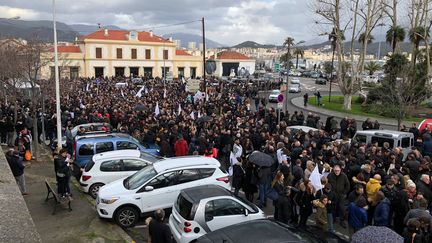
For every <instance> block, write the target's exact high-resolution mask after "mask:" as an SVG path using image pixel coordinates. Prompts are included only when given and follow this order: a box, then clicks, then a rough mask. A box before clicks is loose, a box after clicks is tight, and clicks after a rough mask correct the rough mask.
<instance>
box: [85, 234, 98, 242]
mask: <svg viewBox="0 0 432 243" xmlns="http://www.w3.org/2000/svg"><path fill="white" fill-rule="evenodd" d="M85 236H86V237H87V238H89V239H90V240H94V239H96V238H98V237H99V236H98V235H97V234H96V232H89V233H87V234H86V235H85Z"/></svg>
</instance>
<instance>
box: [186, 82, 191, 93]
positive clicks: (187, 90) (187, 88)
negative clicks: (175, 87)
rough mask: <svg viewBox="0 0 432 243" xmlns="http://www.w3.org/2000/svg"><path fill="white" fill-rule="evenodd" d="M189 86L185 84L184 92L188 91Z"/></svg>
mask: <svg viewBox="0 0 432 243" xmlns="http://www.w3.org/2000/svg"><path fill="white" fill-rule="evenodd" d="M189 91H190V90H189V87H188V86H187V84H186V85H185V92H187V93H189Z"/></svg>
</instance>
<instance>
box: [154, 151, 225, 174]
mask: <svg viewBox="0 0 432 243" xmlns="http://www.w3.org/2000/svg"><path fill="white" fill-rule="evenodd" d="M203 165H211V166H218V167H219V166H220V163H219V161H218V160H217V159H214V158H209V157H204V156H198V155H195V156H180V157H173V158H167V159H164V160H162V161H159V162H158V163H157V164H154V165H153V167H154V169H155V170H156V171H157V172H158V173H159V172H162V171H166V170H171V169H176V168H181V167H189V166H203Z"/></svg>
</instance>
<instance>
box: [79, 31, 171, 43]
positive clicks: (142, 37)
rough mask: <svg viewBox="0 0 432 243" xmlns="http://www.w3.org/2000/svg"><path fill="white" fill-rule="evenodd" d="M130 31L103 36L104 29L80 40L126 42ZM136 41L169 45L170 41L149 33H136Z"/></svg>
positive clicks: (114, 32)
mask: <svg viewBox="0 0 432 243" xmlns="http://www.w3.org/2000/svg"><path fill="white" fill-rule="evenodd" d="M129 32H130V31H128V30H108V35H105V29H100V30H98V31H96V32H93V33H91V34H88V35H85V36H81V37H80V39H81V40H85V39H96V40H121V41H126V40H128V37H127V36H126V35H127V34H129ZM138 40H139V41H145V42H167V43H171V41H168V40H165V39H163V38H162V37H160V36H157V35H153V36H150V32H138Z"/></svg>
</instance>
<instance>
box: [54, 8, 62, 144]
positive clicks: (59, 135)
mask: <svg viewBox="0 0 432 243" xmlns="http://www.w3.org/2000/svg"><path fill="white" fill-rule="evenodd" d="M53 28H54V73H55V88H56V115H57V148H58V149H61V148H62V138H63V137H62V126H61V111H60V81H59V71H58V53H57V27H56V7H55V0H53Z"/></svg>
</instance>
